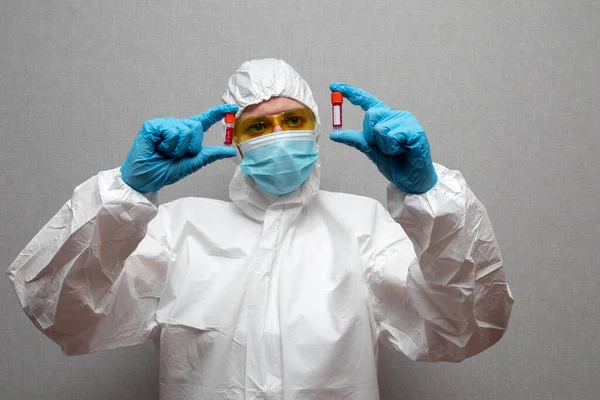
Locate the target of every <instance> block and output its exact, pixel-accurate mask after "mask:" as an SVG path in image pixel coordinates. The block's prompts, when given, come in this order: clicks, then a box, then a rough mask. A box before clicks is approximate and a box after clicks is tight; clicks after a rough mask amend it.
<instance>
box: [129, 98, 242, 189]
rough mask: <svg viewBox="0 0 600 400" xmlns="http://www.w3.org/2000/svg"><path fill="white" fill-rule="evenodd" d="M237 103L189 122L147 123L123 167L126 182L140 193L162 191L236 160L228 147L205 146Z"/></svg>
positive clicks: (223, 105)
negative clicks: (207, 136) (211, 130)
mask: <svg viewBox="0 0 600 400" xmlns="http://www.w3.org/2000/svg"><path fill="white" fill-rule="evenodd" d="M237 110H238V106H236V105H235V104H222V105H219V106H216V107H213V108H211V109H209V110H207V111H206V112H204V113H202V114H200V115H197V116H195V117H191V118H188V119H178V118H157V119H152V120H149V121H146V122H145V123H144V125H143V126H142V128H141V129H140V131H139V133H138V135H137V138H136V139H135V142H134V143H133V147H132V148H131V150H130V151H129V154H128V155H127V158H126V159H125V162H124V163H123V165H122V166H121V175H122V178H123V180H124V181H125V183H127V184H128V185H129V186H131V187H132V188H134V189H135V190H137V191H139V192H158V191H159V190H160V189H162V188H163V187H164V186H167V185H170V184H173V183H175V182H177V181H179V180H180V179H182V178H185V177H186V176H188V175H190V174H192V173H194V172H196V171H198V170H199V169H200V168H202V167H204V166H206V165H208V164H210V163H212V162H214V161H217V160H220V159H222V158H228V157H235V154H236V153H235V149H233V148H232V147H227V146H205V147H203V146H202V140H203V139H204V132H206V131H207V130H208V129H209V128H210V127H211V126H212V125H214V124H215V122H217V121H220V120H221V119H222V118H223V117H224V116H225V113H229V112H237Z"/></svg>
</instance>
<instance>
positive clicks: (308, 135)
mask: <svg viewBox="0 0 600 400" xmlns="http://www.w3.org/2000/svg"><path fill="white" fill-rule="evenodd" d="M297 140H300V141H308V140H309V141H311V142H313V143H314V140H315V131H311V130H302V131H283V132H275V133H271V134H269V135H263V136H259V137H257V138H255V139H251V140H247V141H245V142H242V143H240V144H239V145H238V147H239V149H240V151H241V152H242V154H244V153H247V152H249V151H251V150H253V149H256V148H259V147H264V146H266V145H268V144H271V143H273V142H280V141H297Z"/></svg>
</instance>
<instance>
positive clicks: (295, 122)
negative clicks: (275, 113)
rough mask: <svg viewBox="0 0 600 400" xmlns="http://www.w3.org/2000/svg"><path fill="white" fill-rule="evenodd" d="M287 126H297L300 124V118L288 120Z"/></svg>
mask: <svg viewBox="0 0 600 400" xmlns="http://www.w3.org/2000/svg"><path fill="white" fill-rule="evenodd" d="M287 122H288V125H290V126H298V125H300V124H301V123H302V118H301V117H298V116H296V117H291V118H290V119H288V121H287Z"/></svg>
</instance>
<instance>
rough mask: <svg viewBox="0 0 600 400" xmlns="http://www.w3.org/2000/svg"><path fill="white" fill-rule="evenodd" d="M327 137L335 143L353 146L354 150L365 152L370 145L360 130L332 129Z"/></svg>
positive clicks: (369, 148)
mask: <svg viewBox="0 0 600 400" xmlns="http://www.w3.org/2000/svg"><path fill="white" fill-rule="evenodd" d="M329 139H331V140H333V141H334V142H337V143H343V144H345V145H347V146H350V147H354V148H355V149H356V150H358V151H361V152H363V153H365V154H367V153H368V152H370V150H371V146H370V145H369V144H368V143H367V141H366V140H365V135H364V134H363V133H362V132H361V131H351V130H339V131H333V132H332V133H331V135H329Z"/></svg>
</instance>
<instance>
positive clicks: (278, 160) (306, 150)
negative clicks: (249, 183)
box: [239, 131, 317, 196]
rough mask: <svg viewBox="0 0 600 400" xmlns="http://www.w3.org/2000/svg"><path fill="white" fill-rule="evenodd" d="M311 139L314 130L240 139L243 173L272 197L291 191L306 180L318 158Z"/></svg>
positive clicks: (313, 135)
mask: <svg viewBox="0 0 600 400" xmlns="http://www.w3.org/2000/svg"><path fill="white" fill-rule="evenodd" d="M314 138H315V132H314V131H284V132H278V133H271V134H268V135H265V136H261V137H259V138H256V139H252V140H248V141H246V142H243V143H241V144H240V145H239V147H240V150H241V152H242V154H243V156H244V158H243V160H242V163H241V165H240V167H241V170H242V173H243V174H245V175H248V176H250V177H252V179H253V180H254V182H256V185H257V186H258V187H259V188H260V189H261V190H262V191H263V192H265V193H267V194H270V195H271V196H282V195H285V194H288V193H291V192H293V191H294V190H296V189H298V188H299V187H300V186H301V185H302V184H303V183H304V182H305V181H306V180H307V179H308V177H309V176H310V172H311V170H312V167H313V165H314V164H315V162H316V161H317V149H316V147H315V139H314Z"/></svg>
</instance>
